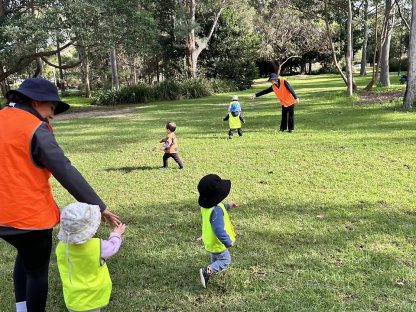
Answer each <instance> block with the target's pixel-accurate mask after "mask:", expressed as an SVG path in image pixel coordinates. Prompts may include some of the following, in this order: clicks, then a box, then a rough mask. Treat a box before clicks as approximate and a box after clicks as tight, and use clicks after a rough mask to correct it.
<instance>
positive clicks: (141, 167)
mask: <svg viewBox="0 0 416 312" xmlns="http://www.w3.org/2000/svg"><path fill="white" fill-rule="evenodd" d="M157 169H159V167H151V166H137V167H132V166H131V167H130V166H129V167H120V168H107V169H104V170H105V171H107V172H109V171H122V172H124V173H130V172H132V171H136V170H142V171H144V170H157Z"/></svg>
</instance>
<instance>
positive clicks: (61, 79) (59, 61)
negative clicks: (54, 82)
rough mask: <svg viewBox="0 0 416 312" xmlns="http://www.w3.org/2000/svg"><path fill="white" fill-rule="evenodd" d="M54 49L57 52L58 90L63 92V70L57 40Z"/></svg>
mask: <svg viewBox="0 0 416 312" xmlns="http://www.w3.org/2000/svg"><path fill="white" fill-rule="evenodd" d="M56 48H57V50H58V66H59V68H58V70H59V83H58V84H59V88H60V89H61V92H64V91H65V81H64V70H63V69H62V57H61V52H60V49H59V39H58V38H57V40H56Z"/></svg>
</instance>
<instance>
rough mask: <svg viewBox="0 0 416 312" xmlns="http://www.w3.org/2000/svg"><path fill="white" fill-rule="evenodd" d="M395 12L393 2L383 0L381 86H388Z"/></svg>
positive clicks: (392, 0)
mask: <svg viewBox="0 0 416 312" xmlns="http://www.w3.org/2000/svg"><path fill="white" fill-rule="evenodd" d="M395 10H396V6H395V5H394V0H385V8H384V22H385V24H386V25H385V33H384V37H383V42H382V46H381V51H380V53H381V56H380V83H381V85H383V86H390V66H389V61H390V44H391V36H392V32H393V29H394V23H395Z"/></svg>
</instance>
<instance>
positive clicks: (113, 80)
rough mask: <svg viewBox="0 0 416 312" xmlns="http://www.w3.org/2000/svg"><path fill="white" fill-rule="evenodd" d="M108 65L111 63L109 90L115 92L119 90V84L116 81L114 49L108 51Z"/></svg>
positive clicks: (115, 55) (116, 71) (116, 70)
mask: <svg viewBox="0 0 416 312" xmlns="http://www.w3.org/2000/svg"><path fill="white" fill-rule="evenodd" d="M110 63H111V90H113V91H117V90H119V89H120V83H119V80H118V69H117V54H116V48H112V49H111V51H110Z"/></svg>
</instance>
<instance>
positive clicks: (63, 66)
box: [40, 56, 84, 69]
mask: <svg viewBox="0 0 416 312" xmlns="http://www.w3.org/2000/svg"><path fill="white" fill-rule="evenodd" d="M40 58H41V59H42V61H44V62H45V63H46V64H48V65H49V66H52V67H54V68H58V69H59V68H61V69H69V68H74V67H77V66H78V65H80V64H81V63H82V61H83V60H84V58H83V59H81V60H79V61H78V62H76V63H74V64H67V65H62V66H59V65H55V64H53V63H51V62H49V60H48V59H47V58H46V57H44V56H41V57H40Z"/></svg>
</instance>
